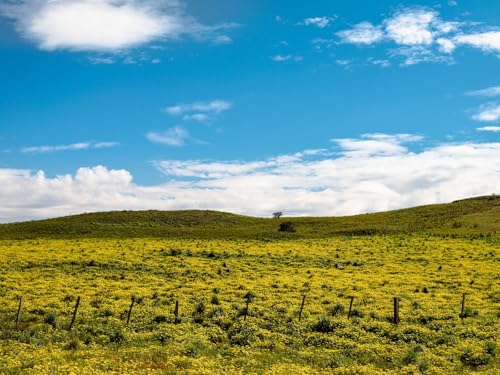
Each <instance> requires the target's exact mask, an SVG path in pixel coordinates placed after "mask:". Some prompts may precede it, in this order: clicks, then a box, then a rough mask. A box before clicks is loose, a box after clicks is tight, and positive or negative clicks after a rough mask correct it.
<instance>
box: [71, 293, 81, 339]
mask: <svg viewBox="0 0 500 375" xmlns="http://www.w3.org/2000/svg"><path fill="white" fill-rule="evenodd" d="M79 306H80V297H77V299H76V305H75V310H73V317H72V318H71V323H70V324H69V327H68V331H71V328H73V324H74V323H75V319H76V313H77V312H78V307H79Z"/></svg>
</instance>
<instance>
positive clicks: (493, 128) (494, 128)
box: [476, 126, 500, 133]
mask: <svg viewBox="0 0 500 375" xmlns="http://www.w3.org/2000/svg"><path fill="white" fill-rule="evenodd" d="M476 130H477V131H480V132H493V133H499V132H500V126H483V127H481V128H477V129H476Z"/></svg>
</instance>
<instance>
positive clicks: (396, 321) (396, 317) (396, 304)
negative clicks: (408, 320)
mask: <svg viewBox="0 0 500 375" xmlns="http://www.w3.org/2000/svg"><path fill="white" fill-rule="evenodd" d="M393 323H394V324H399V297H394V319H393Z"/></svg>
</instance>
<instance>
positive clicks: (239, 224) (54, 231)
mask: <svg viewBox="0 0 500 375" xmlns="http://www.w3.org/2000/svg"><path fill="white" fill-rule="evenodd" d="M283 221H291V222H293V223H294V226H295V228H296V232H295V233H280V232H278V230H277V229H278V226H279V224H280V223H281V222H283ZM422 231H426V232H429V231H430V232H433V233H438V234H456V235H471V234H475V235H481V234H483V235H487V234H489V233H490V234H491V233H496V232H500V197H497V196H488V197H478V198H471V199H466V200H461V201H456V202H453V203H449V204H437V205H428V206H421V207H416V208H409V209H403V210H397V211H390V212H382V213H375V214H365V215H356V216H346V217H321V218H319V217H305V218H282V219H279V220H276V219H263V218H255V217H248V216H241V215H234V214H229V213H223V212H215V211H117V212H102V213H90V214H82V215H75V216H69V217H63V218H57V219H50V220H42V221H31V222H24V223H15V224H4V225H0V239H29V238H40V237H43V238H75V237H86V238H133V237H135V238H146V237H159V238H205V239H210V238H213V239H230V238H233V239H238V238H241V239H250V238H271V239H272V238H281V237H286V238H325V237H331V236H337V235H369V234H397V233H412V232H422Z"/></svg>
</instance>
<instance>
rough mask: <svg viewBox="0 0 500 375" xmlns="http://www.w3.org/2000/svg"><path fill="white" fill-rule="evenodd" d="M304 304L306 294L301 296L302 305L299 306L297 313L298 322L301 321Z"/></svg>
mask: <svg viewBox="0 0 500 375" xmlns="http://www.w3.org/2000/svg"><path fill="white" fill-rule="evenodd" d="M305 303H306V294H305V293H304V295H303V296H302V303H301V304H300V311H299V322H300V321H301V320H302V311H304V304H305Z"/></svg>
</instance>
